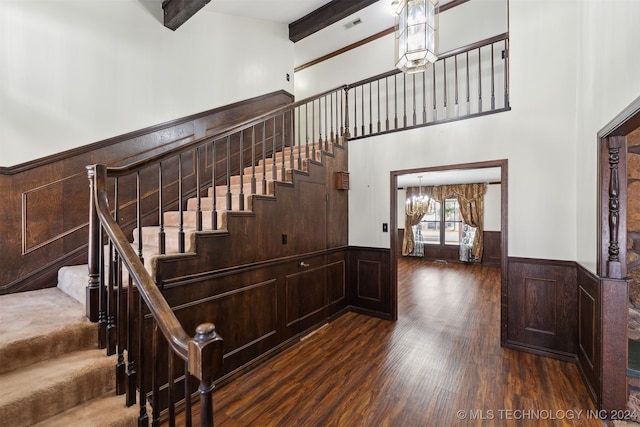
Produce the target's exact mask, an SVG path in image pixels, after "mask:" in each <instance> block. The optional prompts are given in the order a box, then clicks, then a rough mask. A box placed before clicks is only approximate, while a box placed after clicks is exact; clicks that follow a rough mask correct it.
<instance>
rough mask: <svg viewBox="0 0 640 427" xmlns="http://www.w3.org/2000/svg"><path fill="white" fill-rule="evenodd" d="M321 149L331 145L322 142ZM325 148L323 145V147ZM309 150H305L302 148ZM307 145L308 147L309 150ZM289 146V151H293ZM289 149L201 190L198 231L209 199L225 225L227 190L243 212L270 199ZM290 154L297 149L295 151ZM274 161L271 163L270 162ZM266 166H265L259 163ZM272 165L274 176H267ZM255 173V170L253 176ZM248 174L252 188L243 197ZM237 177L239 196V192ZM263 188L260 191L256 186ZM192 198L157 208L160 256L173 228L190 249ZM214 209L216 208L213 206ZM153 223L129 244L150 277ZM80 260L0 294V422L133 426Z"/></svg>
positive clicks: (132, 410) (286, 175) (303, 159)
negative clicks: (101, 344)
mask: <svg viewBox="0 0 640 427" xmlns="http://www.w3.org/2000/svg"><path fill="white" fill-rule="evenodd" d="M327 147H328V148H329V149H331V150H332V149H333V147H332V146H331V145H330V144H329V145H327ZM327 147H325V148H327ZM310 148H311V147H310ZM314 148H315V147H314ZM296 150H297V148H296ZM309 153H310V156H309V157H310V158H311V159H313V160H315V161H320V160H321V159H322V155H323V154H322V151H321V150H319V149H317V150H316V149H310V150H309ZM290 154H291V149H290V148H288V147H287V148H285V149H284V150H283V151H280V152H278V153H276V154H275V156H272V157H270V158H268V159H267V160H266V161H264V160H261V161H260V162H258V164H257V165H256V166H255V167H247V168H245V169H244V175H243V176H242V177H241V176H239V175H238V176H232V177H230V183H231V186H230V187H229V188H228V187H227V186H226V185H224V186H218V187H216V188H215V190H214V189H213V188H209V189H208V190H207V192H206V197H201V198H200V209H201V211H202V223H203V230H207V229H211V224H212V221H211V219H212V218H211V215H212V210H213V203H214V194H215V203H216V205H217V206H218V209H220V210H218V211H217V215H218V218H217V223H218V230H225V229H226V228H227V215H228V211H227V210H224V207H226V200H227V195H226V194H227V192H228V191H229V190H231V192H232V194H233V196H232V198H231V201H232V209H231V210H232V211H236V212H237V211H240V210H241V209H240V208H241V206H242V205H241V197H244V200H243V201H242V202H244V205H243V206H244V210H245V211H248V210H251V209H252V207H253V203H254V197H253V195H254V194H255V195H261V196H266V197H268V198H273V199H275V198H276V197H275V195H274V188H275V180H274V179H273V178H274V176H275V178H276V180H278V181H285V182H292V181H293V175H294V170H293V169H290V168H288V169H284V170H283V167H282V165H283V161H282V159H283V156H284V158H285V159H286V163H287V164H289V159H290ZM295 155H296V157H297V156H298V152H296V153H295ZM274 158H275V163H274V160H273V159H274ZM296 160H297V161H296V163H298V164H300V165H301V167H302V169H300V170H298V171H302V172H305V171H306V170H307V169H308V165H309V160H310V159H309V158H307V156H306V155H305V152H304V150H303V151H302V152H301V153H300V160H299V161H298V159H296ZM265 163H266V164H265ZM274 169H275V173H274ZM254 173H255V174H254ZM254 178H255V180H256V185H255V188H256V191H255V193H253V194H251V193H248V191H249V190H250V188H251V182H252V180H253V179H254ZM241 180H242V183H243V188H244V192H245V193H244V195H243V196H239V193H240V184H241ZM263 189H264V190H266V191H263ZM197 205H198V200H197V198H192V199H189V200H188V201H187V202H186V210H184V211H183V212H182V226H181V225H180V222H181V221H180V217H181V215H180V212H178V211H169V212H165V213H164V215H163V218H164V231H165V233H166V242H165V245H166V249H165V253H166V254H175V253H179V231H180V229H181V228H182V229H183V231H184V233H185V242H186V244H185V249H184V251H185V252H192V251H194V249H195V248H194V242H195V233H196V229H197V224H196V220H197V216H198V215H197V213H196V212H197V208H198V206H197ZM220 207H222V209H221V208H220ZM158 231H159V227H158V226H145V227H143V228H142V230H141V233H138V230H137V229H136V230H134V233H133V236H134V237H133V242H132V246H133V247H134V248H136V249H137V248H138V240H137V239H138V236H139V235H141V236H142V242H143V245H142V252H143V256H144V260H145V267H146V268H147V270H148V271H149V273H150V274H151V275H152V277H153V274H154V267H153V266H154V262H153V261H152V260H153V259H154V258H156V257H158V256H161V255H160V250H159V239H158ZM87 271H88V268H87V265H77V266H68V267H63V268H62V269H61V270H60V271H59V272H58V287H56V288H50V289H44V290H38V291H30V292H24V293H17V294H11V295H7V296H3V297H2V299H0V389H2V390H3V393H2V395H0V420H2V423H3V425H4V423H7V424H6V425H11V426H12V427H19V426H29V425H38V426H81V425H82V426H89V425H90V426H135V425H137V424H138V415H139V412H140V409H139V407H138V406H137V405H134V406H131V407H127V406H126V405H125V398H124V396H118V395H116V392H115V390H116V384H115V382H116V381H115V375H114V372H115V369H114V367H115V365H116V357H117V356H116V355H113V356H106V355H105V350H103V349H98V325H97V324H96V323H91V322H89V321H88V320H87V318H86V308H85V299H86V286H87Z"/></svg>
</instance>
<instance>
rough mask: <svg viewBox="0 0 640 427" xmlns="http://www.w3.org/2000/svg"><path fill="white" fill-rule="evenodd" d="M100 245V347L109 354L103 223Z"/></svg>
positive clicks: (99, 236)
mask: <svg viewBox="0 0 640 427" xmlns="http://www.w3.org/2000/svg"><path fill="white" fill-rule="evenodd" d="M98 242H99V243H98V245H99V247H100V249H101V250H100V252H99V253H98V263H99V264H98V265H99V267H98V272H99V273H98V274H99V275H98V283H99V286H100V291H99V297H98V299H99V302H100V313H99V315H98V337H99V338H98V346H99V348H104V349H107V355H109V356H110V354H109V348H108V346H109V343H108V341H109V340H108V336H107V324H108V317H109V314H108V313H107V286H106V284H105V282H104V278H105V274H104V232H103V231H102V225H101V226H100V234H99V235H98Z"/></svg>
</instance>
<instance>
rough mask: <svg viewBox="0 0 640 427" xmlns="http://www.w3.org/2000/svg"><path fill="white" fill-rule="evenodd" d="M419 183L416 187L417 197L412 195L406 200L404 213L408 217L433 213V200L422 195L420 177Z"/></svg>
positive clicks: (419, 178) (420, 177) (420, 178)
mask: <svg viewBox="0 0 640 427" xmlns="http://www.w3.org/2000/svg"><path fill="white" fill-rule="evenodd" d="M418 181H419V182H420V184H419V186H418V195H417V196H416V195H414V196H412V197H410V198H408V199H407V203H406V206H405V211H406V212H407V214H408V215H411V216H414V215H425V214H433V213H434V212H435V204H434V202H433V199H432V198H431V197H429V196H427V195H426V194H425V195H423V194H422V175H420V176H418Z"/></svg>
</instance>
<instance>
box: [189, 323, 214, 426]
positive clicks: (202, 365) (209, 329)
mask: <svg viewBox="0 0 640 427" xmlns="http://www.w3.org/2000/svg"><path fill="white" fill-rule="evenodd" d="M220 369H222V338H221V337H220V336H219V335H218V334H217V333H216V327H215V325H214V324H213V323H203V324H201V325H199V326H198V327H197V328H196V335H195V336H194V337H193V339H192V340H191V341H189V372H190V373H191V374H192V375H193V376H195V377H196V378H198V379H199V380H200V387H199V388H198V391H199V392H200V425H201V426H206V427H213V400H212V398H211V397H212V396H211V395H212V393H213V389H214V388H215V386H214V384H213V377H214V375H215V374H216V373H217V372H218V371H220Z"/></svg>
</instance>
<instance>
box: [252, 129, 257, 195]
mask: <svg viewBox="0 0 640 427" xmlns="http://www.w3.org/2000/svg"><path fill="white" fill-rule="evenodd" d="M256 185H257V181H256V126H255V125H253V126H251V194H256V190H257V188H256Z"/></svg>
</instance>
